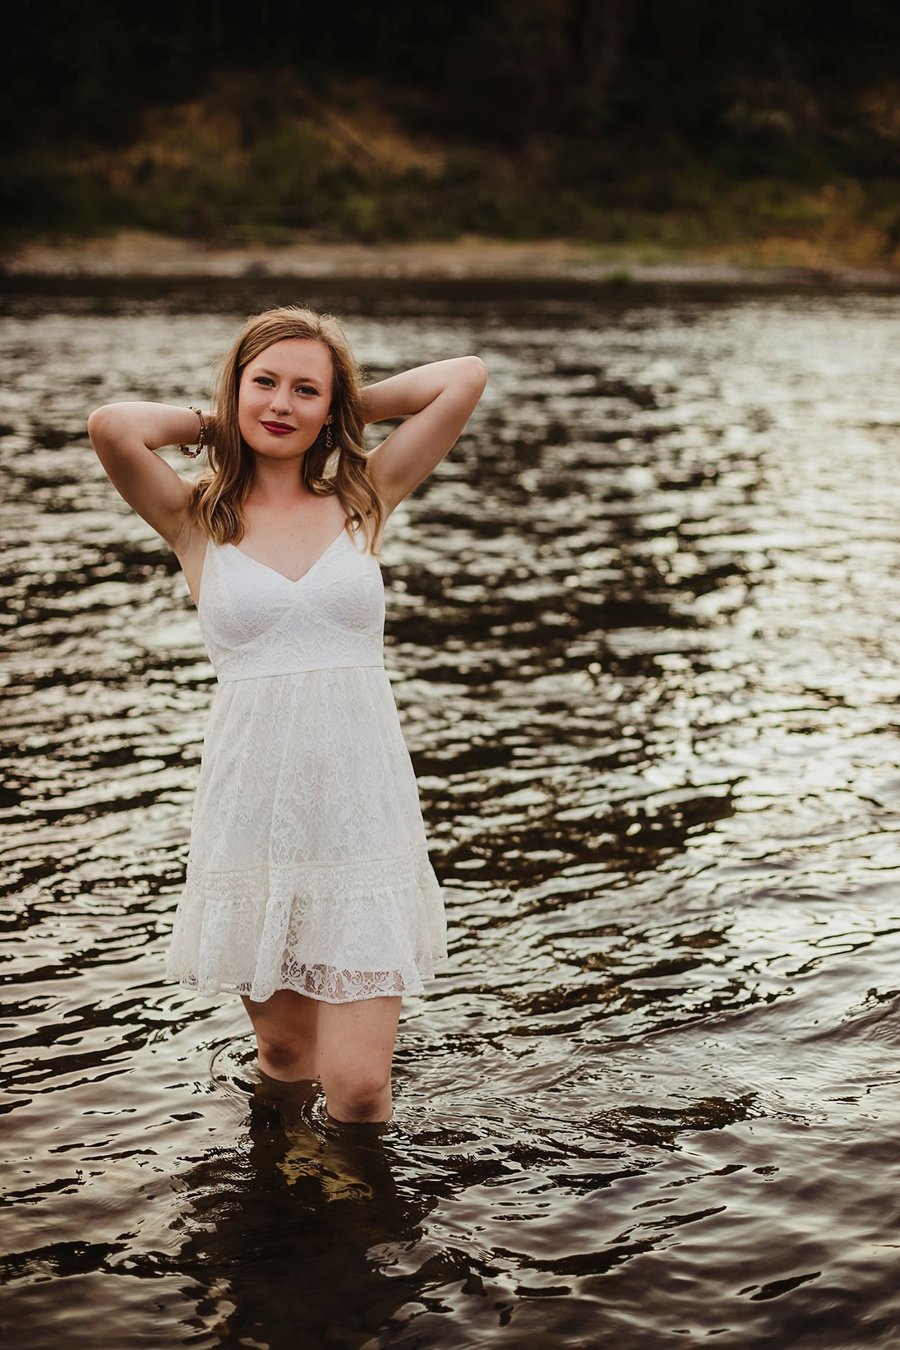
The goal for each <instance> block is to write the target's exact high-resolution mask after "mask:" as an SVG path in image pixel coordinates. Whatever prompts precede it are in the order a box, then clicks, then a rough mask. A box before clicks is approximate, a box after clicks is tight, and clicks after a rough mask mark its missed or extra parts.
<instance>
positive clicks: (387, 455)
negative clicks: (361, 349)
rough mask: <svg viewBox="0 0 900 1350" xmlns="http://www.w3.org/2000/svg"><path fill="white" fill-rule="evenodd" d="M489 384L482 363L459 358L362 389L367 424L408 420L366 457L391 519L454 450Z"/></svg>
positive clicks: (434, 362) (435, 363) (472, 357)
mask: <svg viewBox="0 0 900 1350" xmlns="http://www.w3.org/2000/svg"><path fill="white" fill-rule="evenodd" d="M486 384H487V369H486V367H485V364H484V362H483V361H482V360H481V358H480V357H478V356H456V357H451V358H450V359H449V360H446V361H432V362H431V363H430V364H428V365H426V366H416V367H415V368H414V369H412V370H406V371H403V373H402V374H400V375H392V376H391V377H390V378H389V379H386V380H379V381H378V382H377V383H376V384H370V385H368V386H367V387H366V388H365V389H363V391H362V401H363V415H364V417H365V420H366V422H367V423H371V422H383V421H386V420H388V419H391V418H396V417H402V418H404V419H405V421H403V423H402V424H401V425H400V426H399V427H395V429H394V430H393V431H392V432H391V433H390V435H388V436H387V437H386V438H385V439H384V440H383V441H382V442H381V444H380V445H378V446H376V447H375V449H374V450H372V452H371V453H370V455H369V457H368V468H369V474H370V476H371V478H372V480H373V482H374V484H375V488H376V491H377V492H378V495H379V496H380V497H381V499H382V501H383V502H384V504H385V508H386V510H387V511H388V513H389V514H390V512H391V511H393V509H394V507H395V506H396V505H397V504H398V502H401V501H402V500H403V498H404V497H406V496H407V495H408V494H409V493H410V492H412V491H413V489H414V488H416V487H418V486H419V484H420V483H421V482H423V480H424V479H425V478H427V477H428V475H429V474H430V473H431V472H432V470H433V469H435V468H436V467H437V465H438V464H439V463H440V462H441V460H442V459H444V457H445V456H446V454H447V453H448V451H449V450H450V449H451V448H452V447H453V445H455V443H456V441H457V440H458V438H459V436H460V433H461V432H462V430H463V428H464V427H465V425H466V423H467V422H468V420H469V418H470V417H471V416H472V413H473V412H474V410H475V407H476V405H477V403H478V400H479V399H480V398H481V395H482V394H483V393H484V388H485V385H486Z"/></svg>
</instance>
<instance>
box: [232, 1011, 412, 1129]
mask: <svg viewBox="0 0 900 1350" xmlns="http://www.w3.org/2000/svg"><path fill="white" fill-rule="evenodd" d="M401 1002H402V1000H401V999H400V997H399V996H386V997H382V998H368V999H360V1000H358V1001H357V1002H355V1003H323V1002H320V1001H317V1000H316V999H311V998H307V996H306V995H305V994H297V993H294V992H293V991H292V990H288V989H279V990H278V991H277V992H276V993H274V994H273V995H272V997H271V998H268V999H266V1001H265V1002H264V1003H256V1002H254V1001H253V1000H252V999H249V998H247V997H244V998H243V1003H244V1007H245V1008H246V1010H247V1013H248V1015H249V1017H250V1020H251V1022H252V1023H253V1030H254V1031H255V1033H256V1042H257V1046H258V1050H259V1067H260V1069H261V1070H262V1072H263V1073H264V1074H265V1075H267V1076H268V1077H269V1078H273V1079H276V1080H278V1081H279V1082H283V1083H295V1082H298V1081H299V1080H300V1079H312V1078H318V1079H319V1080H320V1081H321V1084H322V1088H323V1090H324V1092H325V1102H326V1107H327V1110H328V1113H329V1115H331V1117H332V1118H333V1119H334V1120H336V1121H345V1122H350V1121H387V1120H390V1118H391V1111H392V1108H393V1100H392V1095H391V1062H392V1059H393V1053H394V1042H395V1040H396V1036H397V1024H398V1022H399V1019H400V1007H401Z"/></svg>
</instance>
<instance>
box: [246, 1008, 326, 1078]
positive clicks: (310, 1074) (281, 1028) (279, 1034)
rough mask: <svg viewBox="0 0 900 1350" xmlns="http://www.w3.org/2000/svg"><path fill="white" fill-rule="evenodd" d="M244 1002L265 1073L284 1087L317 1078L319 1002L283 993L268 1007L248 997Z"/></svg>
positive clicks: (260, 1064) (261, 1066)
mask: <svg viewBox="0 0 900 1350" xmlns="http://www.w3.org/2000/svg"><path fill="white" fill-rule="evenodd" d="M242 1000H243V1004H244V1007H245V1008H246V1009H247V1012H248V1014H249V1017H250V1021H251V1022H252V1023H253V1030H254V1031H255V1032H256V1044H257V1047H258V1050H259V1067H260V1068H261V1069H262V1071H263V1073H265V1074H268V1076H269V1077H270V1078H277V1079H278V1080H279V1081H280V1082H283V1083H296V1082H298V1081H299V1080H300V1079H301V1078H315V1076H316V1052H317V1045H316V1041H317V1036H316V1031H317V1022H318V1017H317V1015H318V1008H319V1005H317V1003H316V1001H315V999H312V998H307V997H306V995H305V994H296V993H294V991H293V990H292V989H279V990H277V991H276V992H275V993H274V994H273V995H272V997H271V998H267V999H266V1001H265V1003H254V1002H253V1000H252V999H249V998H247V997H246V996H244V995H242Z"/></svg>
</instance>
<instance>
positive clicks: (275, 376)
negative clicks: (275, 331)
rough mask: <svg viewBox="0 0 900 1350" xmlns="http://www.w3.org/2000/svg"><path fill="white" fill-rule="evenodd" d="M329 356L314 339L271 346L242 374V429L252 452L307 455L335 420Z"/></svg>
mask: <svg viewBox="0 0 900 1350" xmlns="http://www.w3.org/2000/svg"><path fill="white" fill-rule="evenodd" d="M333 378H334V376H333V371H332V365H331V352H330V351H329V349H328V347H326V346H325V343H324V342H319V341H318V340H317V339H314V338H285V339H284V340H283V341H281V342H273V343H272V346H271V347H266V348H265V350H264V351H261V352H260V353H259V355H258V356H255V357H254V358H253V360H252V361H249V362H248V363H247V365H246V366H245V367H244V369H243V371H242V372H241V382H240V386H239V388H238V425H239V427H240V431H241V435H242V436H243V438H244V440H245V441H246V442H247V444H248V445H249V446H250V448H251V449H252V450H255V451H257V453H258V454H261V455H271V456H274V457H275V458H278V459H289V458H292V457H293V456H296V455H300V454H303V453H304V452H305V451H306V450H308V449H309V447H310V446H311V445H312V443H313V441H314V440H315V439H316V437H317V436H318V435H319V432H320V431H321V430H322V425H323V423H325V422H326V421H330V420H331V413H330V408H331V389H332V382H333Z"/></svg>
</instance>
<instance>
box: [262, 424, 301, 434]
mask: <svg viewBox="0 0 900 1350" xmlns="http://www.w3.org/2000/svg"><path fill="white" fill-rule="evenodd" d="M262 425H263V426H264V427H265V429H266V431H270V432H271V433H272V435H273V436H287V435H288V434H289V433H290V432H292V431H293V430H294V428H293V427H292V426H288V424H287V422H263V424H262Z"/></svg>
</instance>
